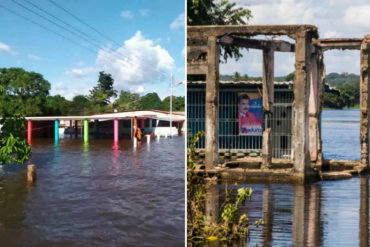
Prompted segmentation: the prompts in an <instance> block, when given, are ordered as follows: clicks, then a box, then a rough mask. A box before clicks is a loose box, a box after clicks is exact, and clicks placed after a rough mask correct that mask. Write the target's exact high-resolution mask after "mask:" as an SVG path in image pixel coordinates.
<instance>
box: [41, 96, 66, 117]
mask: <svg viewBox="0 0 370 247" xmlns="http://www.w3.org/2000/svg"><path fill="white" fill-rule="evenodd" d="M71 104H72V102H70V101H68V100H66V99H65V98H64V97H62V96H60V95H54V96H48V97H47V98H46V103H45V109H44V110H43V115H45V116H65V115H68V114H69V111H70V110H71Z"/></svg>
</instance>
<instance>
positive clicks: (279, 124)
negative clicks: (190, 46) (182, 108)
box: [187, 87, 294, 158]
mask: <svg viewBox="0 0 370 247" xmlns="http://www.w3.org/2000/svg"><path fill="white" fill-rule="evenodd" d="M240 92H247V93H256V92H259V90H258V89H256V88H254V89H251V88H249V89H246V88H243V87H234V88H220V92H219V149H223V150H234V151H239V150H242V151H252V150H253V151H257V152H260V151H261V149H262V136H246V135H239V123H238V121H239V120H238V93H240ZM274 97H275V100H274V106H273V114H272V116H271V118H270V120H269V121H270V122H269V123H265V122H264V119H263V121H262V126H263V127H265V126H271V130H272V143H271V144H272V157H273V158H291V154H292V151H291V147H292V144H291V142H292V121H293V100H294V94H293V91H292V89H281V88H275V92H274ZM187 127H188V138H189V139H191V138H192V136H193V135H194V134H195V133H197V132H198V131H200V130H203V131H204V130H205V88H204V87H197V88H191V87H188V90H187ZM204 147H205V139H204V137H202V138H201V139H200V141H199V142H198V143H197V148H199V149H204Z"/></svg>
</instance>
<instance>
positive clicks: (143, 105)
mask: <svg viewBox="0 0 370 247" xmlns="http://www.w3.org/2000/svg"><path fill="white" fill-rule="evenodd" d="M161 106H162V101H161V99H160V98H159V96H158V94H157V93H148V94H146V95H144V96H142V97H141V98H140V100H139V109H140V110H148V109H153V110H160V109H161Z"/></svg>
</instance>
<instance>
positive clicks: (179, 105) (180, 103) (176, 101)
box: [161, 96, 185, 111]
mask: <svg viewBox="0 0 370 247" xmlns="http://www.w3.org/2000/svg"><path fill="white" fill-rule="evenodd" d="M161 110H164V111H169V110H170V96H167V97H166V98H164V99H163V101H162V107H161ZM184 110H185V97H183V96H172V111H184Z"/></svg>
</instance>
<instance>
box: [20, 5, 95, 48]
mask: <svg viewBox="0 0 370 247" xmlns="http://www.w3.org/2000/svg"><path fill="white" fill-rule="evenodd" d="M24 1H26V2H27V3H28V4H30V5H32V6H33V7H35V8H36V9H38V10H40V11H41V12H43V13H45V14H47V15H49V16H51V17H53V18H54V19H56V20H58V21H60V22H61V23H63V24H64V25H66V26H68V27H70V28H72V29H73V30H75V31H77V32H79V33H81V34H83V35H85V36H86V37H87V38H89V39H91V40H93V41H95V42H96V43H97V44H99V43H100V42H99V41H98V40H96V39H95V38H94V37H92V36H90V35H89V34H87V33H85V32H83V31H81V30H80V29H78V28H75V27H74V26H73V25H71V24H69V23H67V22H65V21H63V20H62V19H60V18H59V17H57V16H55V15H53V14H51V13H49V12H48V11H46V10H44V9H42V8H41V7H40V6H37V5H36V4H34V3H32V2H31V1H29V0H24Z"/></svg>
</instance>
